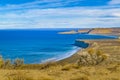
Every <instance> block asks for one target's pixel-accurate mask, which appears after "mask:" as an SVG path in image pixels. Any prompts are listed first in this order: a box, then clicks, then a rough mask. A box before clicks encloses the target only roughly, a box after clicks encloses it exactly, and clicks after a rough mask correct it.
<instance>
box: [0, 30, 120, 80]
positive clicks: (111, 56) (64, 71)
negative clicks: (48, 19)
mask: <svg viewBox="0 0 120 80" xmlns="http://www.w3.org/2000/svg"><path fill="white" fill-rule="evenodd" d="M100 32H101V31H100ZM118 32H119V31H118ZM92 33H96V32H92ZM115 33H116V32H115ZM80 41H81V40H80ZM83 41H84V42H85V43H89V47H88V48H85V49H82V50H79V51H78V52H77V53H76V54H74V55H73V56H71V57H69V58H66V59H64V60H61V61H58V62H48V63H44V64H22V65H19V66H16V67H13V65H10V64H9V65H7V66H2V67H1V69H0V80H120V39H104V40H102V39H101V40H83Z"/></svg>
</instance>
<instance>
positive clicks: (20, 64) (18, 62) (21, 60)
mask: <svg viewBox="0 0 120 80" xmlns="http://www.w3.org/2000/svg"><path fill="white" fill-rule="evenodd" d="M23 64H24V60H23V59H19V58H17V59H15V60H14V63H13V65H14V67H20V66H22V65H23Z"/></svg>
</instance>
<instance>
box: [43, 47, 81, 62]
mask: <svg viewBox="0 0 120 80" xmlns="http://www.w3.org/2000/svg"><path fill="white" fill-rule="evenodd" d="M80 49H81V48H80V47H76V46H74V47H73V48H72V50H69V51H67V52H64V53H65V54H63V55H59V56H56V57H53V58H49V59H46V60H43V61H41V63H46V62H52V61H59V60H62V59H65V58H68V57H70V56H72V55H73V54H75V53H76V52H77V51H78V50H80Z"/></svg>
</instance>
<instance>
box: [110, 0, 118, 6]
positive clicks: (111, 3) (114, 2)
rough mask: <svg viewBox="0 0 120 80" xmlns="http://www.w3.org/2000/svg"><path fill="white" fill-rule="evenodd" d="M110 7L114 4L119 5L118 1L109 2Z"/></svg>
mask: <svg viewBox="0 0 120 80" xmlns="http://www.w3.org/2000/svg"><path fill="white" fill-rule="evenodd" d="M109 4H110V5H114V4H117V5H120V0H111V1H110V2H109Z"/></svg>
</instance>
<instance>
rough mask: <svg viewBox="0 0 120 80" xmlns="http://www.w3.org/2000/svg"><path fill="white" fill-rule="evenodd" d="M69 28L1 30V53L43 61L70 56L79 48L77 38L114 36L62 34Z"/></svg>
mask: <svg viewBox="0 0 120 80" xmlns="http://www.w3.org/2000/svg"><path fill="white" fill-rule="evenodd" d="M66 30H68V29H39V30H0V55H2V56H3V57H4V58H5V59H15V58H22V59H24V61H25V63H29V64H30V63H32V64H33V63H41V62H45V61H48V60H59V59H63V58H66V57H69V56H70V55H72V54H73V53H75V52H76V51H77V49H78V47H77V46H74V45H73V44H74V42H75V39H103V38H104V39H112V38H115V37H114V36H100V35H86V34H75V35H61V34H57V33H58V32H60V31H66Z"/></svg>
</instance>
